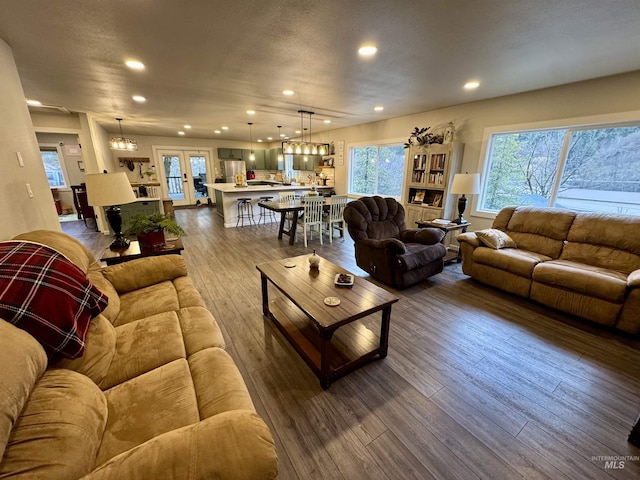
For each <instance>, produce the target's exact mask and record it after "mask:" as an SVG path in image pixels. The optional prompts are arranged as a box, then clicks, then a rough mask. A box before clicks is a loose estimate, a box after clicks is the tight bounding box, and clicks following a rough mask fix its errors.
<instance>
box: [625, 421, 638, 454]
mask: <svg viewBox="0 0 640 480" xmlns="http://www.w3.org/2000/svg"><path fill="white" fill-rule="evenodd" d="M627 441H628V442H629V443H630V444H632V445H635V446H636V447H639V448H640V416H639V417H638V418H637V419H636V424H635V425H634V426H633V428H632V429H631V433H630V434H629V438H628V439H627Z"/></svg>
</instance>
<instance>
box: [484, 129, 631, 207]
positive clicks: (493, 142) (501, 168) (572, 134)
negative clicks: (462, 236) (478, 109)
mask: <svg viewBox="0 0 640 480" xmlns="http://www.w3.org/2000/svg"><path fill="white" fill-rule="evenodd" d="M487 151H488V154H487V162H488V163H487V165H486V167H485V175H484V177H485V187H484V189H483V192H482V194H481V195H480V198H479V203H478V204H479V206H480V207H479V210H481V211H489V212H497V211H499V210H500V209H501V208H502V207H505V206H507V205H531V206H555V207H559V208H570V209H572V210H582V211H594V212H605V213H625V214H631V215H640V125H637V124H636V125H621V126H599V127H589V128H563V129H548V130H535V131H518V132H504V133H495V134H493V135H492V136H491V137H490V139H489V145H488V149H487Z"/></svg>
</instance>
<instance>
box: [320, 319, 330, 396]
mask: <svg viewBox="0 0 640 480" xmlns="http://www.w3.org/2000/svg"><path fill="white" fill-rule="evenodd" d="M331 337H333V330H331V331H329V330H323V331H321V332H320V338H322V345H321V348H320V386H321V387H322V389H323V390H326V389H327V388H329V385H331V379H332V375H331Z"/></svg>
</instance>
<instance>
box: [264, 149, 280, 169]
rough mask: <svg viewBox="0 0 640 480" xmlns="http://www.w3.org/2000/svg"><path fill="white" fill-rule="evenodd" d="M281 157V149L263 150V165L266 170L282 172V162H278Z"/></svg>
mask: <svg viewBox="0 0 640 480" xmlns="http://www.w3.org/2000/svg"><path fill="white" fill-rule="evenodd" d="M280 155H282V149H281V148H272V149H270V150H265V157H264V163H265V168H266V169H267V170H284V160H278V157H279V156H280Z"/></svg>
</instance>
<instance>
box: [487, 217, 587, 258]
mask: <svg viewBox="0 0 640 480" xmlns="http://www.w3.org/2000/svg"><path fill="white" fill-rule="evenodd" d="M506 211H507V212H509V211H510V210H508V209H507V210H506ZM511 211H512V215H511V216H510V217H509V219H508V222H507V224H506V226H505V225H504V223H505V220H506V217H505V216H504V215H499V216H498V217H496V219H495V221H494V223H493V228H497V229H499V230H503V231H505V232H506V233H507V234H509V236H510V237H511V238H512V239H513V240H514V241H515V242H516V244H517V245H518V248H522V249H524V250H528V251H530V252H535V253H539V254H541V255H544V256H547V257H549V258H558V257H559V256H560V252H561V251H562V247H563V245H564V240H565V239H566V238H567V232H568V231H569V228H570V227H571V224H572V223H573V220H574V218H575V216H576V213H575V212H572V211H570V210H561V209H557V208H537V207H517V208H515V209H513V210H511Z"/></svg>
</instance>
